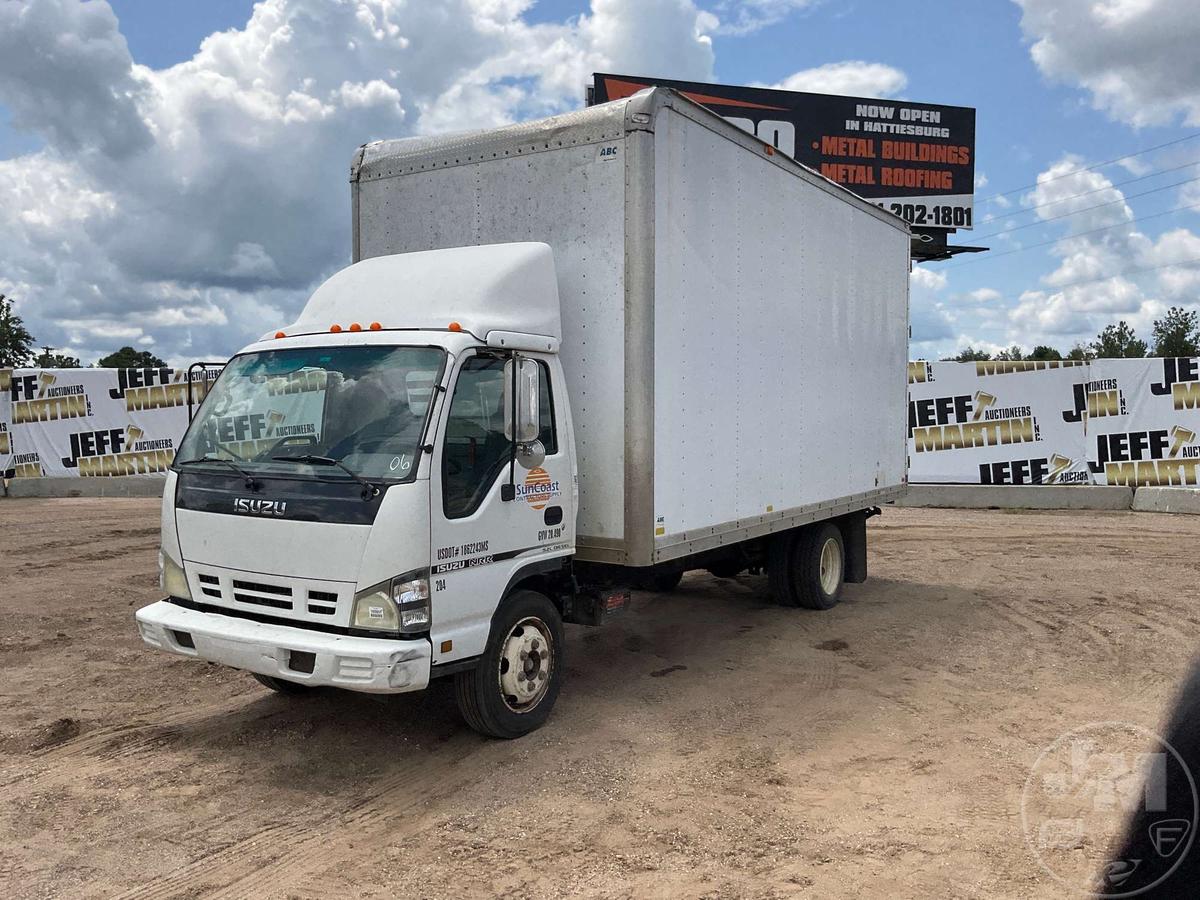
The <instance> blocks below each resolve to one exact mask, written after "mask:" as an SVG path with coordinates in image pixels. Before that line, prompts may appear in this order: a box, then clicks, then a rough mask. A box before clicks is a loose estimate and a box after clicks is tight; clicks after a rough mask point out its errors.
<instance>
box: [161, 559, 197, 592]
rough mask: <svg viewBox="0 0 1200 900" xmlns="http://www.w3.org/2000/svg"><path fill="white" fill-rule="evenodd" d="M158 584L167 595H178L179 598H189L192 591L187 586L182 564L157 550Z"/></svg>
mask: <svg viewBox="0 0 1200 900" xmlns="http://www.w3.org/2000/svg"><path fill="white" fill-rule="evenodd" d="M158 586H159V587H160V588H162V590H163V592H164V593H165V594H166V595H167V596H168V597H179V598H180V599H181V600H191V599H192V592H191V589H190V588H188V583H187V576H186V575H184V574H183V566H181V565H179V563H177V562H175V560H173V559H171V557H169V556H167V554H165V553H163V551H162V550H159V551H158Z"/></svg>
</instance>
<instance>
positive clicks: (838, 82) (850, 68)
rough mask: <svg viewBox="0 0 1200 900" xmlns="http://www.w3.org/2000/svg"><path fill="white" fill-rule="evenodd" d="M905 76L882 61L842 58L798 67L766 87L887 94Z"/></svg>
mask: <svg viewBox="0 0 1200 900" xmlns="http://www.w3.org/2000/svg"><path fill="white" fill-rule="evenodd" d="M907 84H908V76H907V75H905V74H904V73H903V72H902V71H900V70H899V69H897V68H894V67H892V66H888V65H884V64H883V63H875V62H863V61H861V60H846V61H844V62H835V63H827V64H826V65H823V66H817V67H816V68H814V69H802V70H801V71H799V72H795V73H793V74H791V75H789V76H788V77H787V78H785V79H783V81H780V82H779V83H777V84H773V85H770V87H773V88H778V89H780V90H785V91H809V92H811V93H814V94H845V95H847V96H851V97H891V96H894V95H895V94H898V93H899V92H900V91H902V90H904V88H905V86H906V85H907Z"/></svg>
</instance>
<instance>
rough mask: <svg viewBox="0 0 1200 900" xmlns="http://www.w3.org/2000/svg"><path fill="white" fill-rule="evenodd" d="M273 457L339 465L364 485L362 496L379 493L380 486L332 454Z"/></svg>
mask: <svg viewBox="0 0 1200 900" xmlns="http://www.w3.org/2000/svg"><path fill="white" fill-rule="evenodd" d="M271 459H274V460H277V461H279V462H298V463H307V464H308V465H310V466H337V467H338V468H339V469H341V470H342V471H343V472H345V473H346V474H347V475H349V476H350V477H351V478H353V479H354V480H355V481H357V482H358V483H359V484H361V485H362V486H363V494H362V498H363V499H364V500H370V499H371V498H372V497H374V496H376V495H377V494H378V493H379V488H377V487H376V486H375V485H373V484H371V482H369V481H367V479H365V478H363V477H362V476H361V475H359V474H358V473H357V472H355V471H354V470H353V469H351V468H350V467H349V466H347V465H346V464H345V463H343V462H342V461H341V460H340V459H334V458H333V457H332V456H317V455H315V454H312V453H307V454H305V455H304V456H272V457H271Z"/></svg>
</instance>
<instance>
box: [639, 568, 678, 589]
mask: <svg viewBox="0 0 1200 900" xmlns="http://www.w3.org/2000/svg"><path fill="white" fill-rule="evenodd" d="M682 579H683V573H682V572H660V573H658V574H656V575H651V576H650V577H649V578H647V579H646V588H645V589H646V590H648V591H653V592H654V593H656V594H669V593H671V591H673V590H675V588H677V587H679V582H680V581H681V580H682Z"/></svg>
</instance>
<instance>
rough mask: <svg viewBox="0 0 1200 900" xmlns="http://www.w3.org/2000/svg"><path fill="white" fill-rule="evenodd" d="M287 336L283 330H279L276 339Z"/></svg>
mask: <svg viewBox="0 0 1200 900" xmlns="http://www.w3.org/2000/svg"><path fill="white" fill-rule="evenodd" d="M285 337H287V335H286V334H284V333H283V332H282V331H277V332H275V338H276V339H279V338H285Z"/></svg>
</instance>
